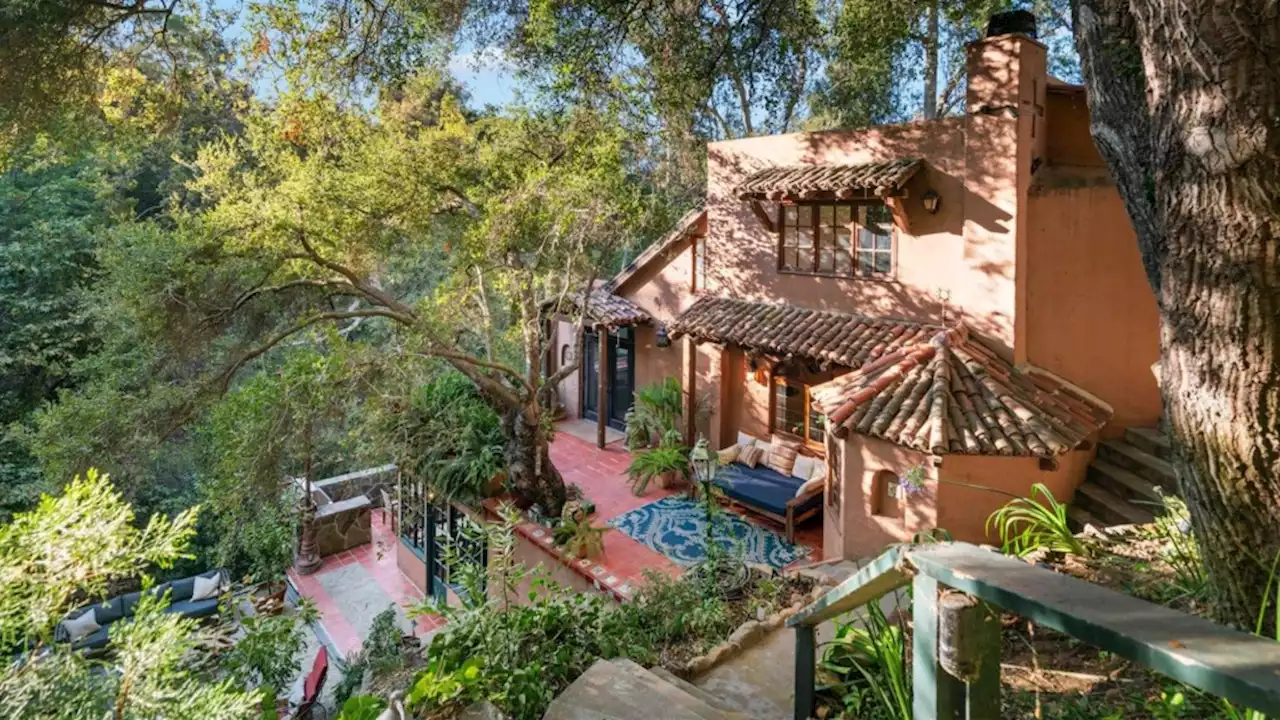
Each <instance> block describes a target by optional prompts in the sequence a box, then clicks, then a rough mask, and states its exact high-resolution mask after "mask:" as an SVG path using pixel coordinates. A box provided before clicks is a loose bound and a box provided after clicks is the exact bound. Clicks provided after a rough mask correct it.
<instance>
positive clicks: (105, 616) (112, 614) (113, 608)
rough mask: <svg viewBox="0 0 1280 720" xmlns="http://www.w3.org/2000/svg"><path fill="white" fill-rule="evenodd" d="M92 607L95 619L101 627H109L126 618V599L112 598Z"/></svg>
mask: <svg viewBox="0 0 1280 720" xmlns="http://www.w3.org/2000/svg"><path fill="white" fill-rule="evenodd" d="M90 607H92V608H93V616H94V618H93V619H94V620H96V621H97V623H98V624H99V625H109V624H111V623H113V622H115V621H117V620H119V619H120V618H122V617H124V610H125V608H124V598H118V597H117V598H111V599H110V600H107V601H105V602H101V603H98V604H97V605H90Z"/></svg>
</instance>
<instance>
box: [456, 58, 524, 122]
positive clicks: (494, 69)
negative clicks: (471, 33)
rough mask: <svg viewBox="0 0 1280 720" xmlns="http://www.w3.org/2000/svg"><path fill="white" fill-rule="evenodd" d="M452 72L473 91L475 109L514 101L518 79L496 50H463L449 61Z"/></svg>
mask: <svg viewBox="0 0 1280 720" xmlns="http://www.w3.org/2000/svg"><path fill="white" fill-rule="evenodd" d="M449 72H450V73H452V74H453V76H454V78H456V79H457V80H458V82H460V83H462V84H463V85H465V86H466V87H467V89H468V90H470V91H471V99H472V104H473V105H475V106H476V107H483V106H485V105H490V104H492V105H504V104H506V103H508V102H510V101H512V100H513V99H515V95H516V89H517V85H516V83H517V81H516V78H515V76H514V75H513V74H512V72H511V66H510V65H509V64H508V63H507V62H506V59H505V58H503V56H502V53H501V51H499V50H498V49H497V48H490V49H487V50H485V51H482V52H479V53H477V52H476V51H475V50H474V49H473V48H471V47H468V46H464V47H461V48H459V49H458V52H456V53H455V54H454V56H453V58H452V59H451V60H450V61H449Z"/></svg>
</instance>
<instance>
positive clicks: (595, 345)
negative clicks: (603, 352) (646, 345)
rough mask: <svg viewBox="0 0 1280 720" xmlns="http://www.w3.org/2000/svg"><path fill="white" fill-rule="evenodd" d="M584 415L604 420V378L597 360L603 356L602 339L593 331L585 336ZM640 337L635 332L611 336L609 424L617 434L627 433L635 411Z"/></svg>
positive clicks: (607, 380)
mask: <svg viewBox="0 0 1280 720" xmlns="http://www.w3.org/2000/svg"><path fill="white" fill-rule="evenodd" d="M583 344H584V345H585V346H586V347H584V348H583V355H582V357H583V359H584V360H585V361H586V362H585V363H584V364H583V368H584V372H583V383H582V414H583V416H584V417H586V418H588V419H591V420H596V421H599V419H600V375H599V370H598V368H599V367H600V363H599V362H597V359H598V357H599V354H600V335H599V333H598V332H596V331H594V330H592V331H588V332H586V333H584V338H583ZM635 359H636V337H635V332H634V331H633V330H632V329H631V328H618V329H617V330H615V331H613V332H610V333H609V338H608V355H607V356H606V357H605V359H604V369H605V393H606V396H605V400H606V403H605V413H606V417H605V424H607V425H608V426H609V427H611V428H614V429H615V430H625V429H626V415H627V410H628V409H630V408H631V403H632V401H633V396H634V395H635V391H636V362H635Z"/></svg>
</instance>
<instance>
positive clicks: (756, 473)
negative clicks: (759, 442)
mask: <svg viewBox="0 0 1280 720" xmlns="http://www.w3.org/2000/svg"><path fill="white" fill-rule="evenodd" d="M715 484H716V486H717V487H719V488H720V489H721V490H723V491H724V494H725V495H728V496H729V497H731V498H733V499H735V500H738V501H740V502H742V503H744V504H747V505H751V506H753V507H756V508H759V509H761V510H768V511H769V512H771V513H775V514H777V515H785V514H786V512H787V503H789V502H791V501H792V500H794V499H795V497H796V491H797V490H799V489H800V486H801V485H803V484H804V480H802V479H800V478H798V477H791V476H790V475H783V474H782V473H780V472H778V471H777V470H774V469H772V468H768V467H765V466H763V465H760V466H756V467H753V468H749V467H747V466H746V465H741V464H739V463H730V464H729V465H727V466H725V467H722V468H720V471H719V472H718V473H717V474H716V479H715ZM821 502H822V497H821V496H815V497H812V498H809V499H808V500H807V501H805V503H804V504H803V505H801V506H799V507H797V508H796V512H797V513H799V512H803V511H805V510H808V509H810V508H811V507H817V506H818V505H819V504H821Z"/></svg>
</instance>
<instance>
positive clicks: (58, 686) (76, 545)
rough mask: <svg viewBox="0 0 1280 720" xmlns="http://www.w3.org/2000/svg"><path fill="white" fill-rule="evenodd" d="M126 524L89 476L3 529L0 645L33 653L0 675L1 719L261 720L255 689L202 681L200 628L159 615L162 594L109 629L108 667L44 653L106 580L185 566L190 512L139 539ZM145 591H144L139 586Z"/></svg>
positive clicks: (55, 649) (104, 486) (102, 485)
mask: <svg viewBox="0 0 1280 720" xmlns="http://www.w3.org/2000/svg"><path fill="white" fill-rule="evenodd" d="M133 521H134V516H133V510H132V508H130V507H129V506H128V505H126V504H125V503H124V502H122V500H121V499H120V496H119V494H118V493H116V492H115V491H114V490H113V489H112V488H111V486H110V484H109V483H108V481H107V478H106V477H105V476H103V475H99V474H98V473H97V472H96V471H93V472H90V473H88V474H87V476H86V478H84V479H80V478H77V479H75V480H73V481H72V482H71V484H70V485H68V486H67V488H66V490H65V491H64V494H63V495H62V496H60V497H57V498H53V497H48V496H46V497H44V498H42V499H41V501H40V504H39V506H38V507H37V508H36V509H35V510H33V511H31V512H27V513H19V514H18V515H16V516H15V517H14V519H13V522H12V523H10V524H9V525H6V526H4V527H0V603H3V605H2V606H0V638H2V639H3V644H4V646H5V647H6V648H12V647H13V646H14V645H15V644H17V643H32V644H33V645H35V646H37V647H38V649H37V650H36V651H35V652H29V653H25V654H23V655H20V656H17V657H15V658H14V661H13V662H10V663H5V664H4V665H3V666H2V667H0V697H3V698H5V702H4V717H41V718H57V719H59V720H62V719H66V720H97V719H98V718H103V717H114V718H121V719H122V720H135V719H136V720H143V719H149V718H155V717H162V716H163V717H202V718H216V719H218V720H248V719H249V718H256V717H257V715H258V712H259V708H260V700H261V696H260V694H259V693H258V692H257V691H254V692H243V691H241V690H239V689H238V688H236V687H235V686H234V685H233V683H232V682H231V681H230V680H222V681H218V680H213V679H211V678H209V677H206V676H205V675H204V674H203V672H202V669H201V668H200V667H199V663H196V662H193V660H194V659H196V658H198V657H199V653H198V651H197V649H196V648H197V645H198V642H199V640H200V631H199V624H198V623H197V622H196V621H195V620H191V619H188V618H185V617H183V616H182V615H180V614H177V613H167V612H165V611H164V610H165V608H166V607H167V605H168V602H169V600H168V595H167V594H165V595H164V596H162V597H157V596H156V595H155V594H153V593H143V594H142V595H141V597H140V600H139V603H138V606H137V609H136V610H135V612H134V614H133V616H132V618H131V619H130V621H129V622H119V623H114V624H112V625H111V629H110V631H109V632H110V640H111V647H112V650H113V654H112V655H111V656H110V657H109V659H107V660H91V659H88V658H86V657H85V656H84V654H82V653H80V652H75V651H72V650H71V649H70V647H69V646H68V645H66V644H62V643H59V644H56V645H51V646H48V645H46V646H44V647H39V646H40V645H43V644H44V643H47V642H48V641H49V639H50V638H51V636H52V630H53V625H54V624H55V623H56V622H57V621H58V620H60V619H62V618H63V617H64V616H65V615H66V614H67V613H68V612H70V611H71V609H72V608H73V607H74V606H75V605H78V604H80V603H82V602H84V601H86V600H89V601H92V600H98V599H101V598H103V597H104V596H105V595H106V593H107V588H108V585H109V583H111V582H112V581H115V580H120V579H123V578H128V577H132V576H136V575H138V574H141V573H143V572H144V571H145V570H147V569H148V568H150V567H152V566H159V567H165V566H169V565H171V564H172V563H173V562H174V561H175V560H177V559H178V558H180V557H182V556H183V554H184V552H185V546H186V543H187V542H188V541H189V540H190V538H191V535H192V525H193V523H194V522H195V511H194V510H192V511H190V512H187V513H183V514H181V515H179V516H178V517H177V518H175V519H173V520H172V521H170V520H167V519H165V518H163V517H152V518H151V519H150V521H149V522H148V523H147V524H146V526H145V528H143V529H138V528H137V527H135V525H134V522H133ZM143 585H144V587H149V586H150V581H149V580H147V579H146V578H145V577H144V583H143Z"/></svg>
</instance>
